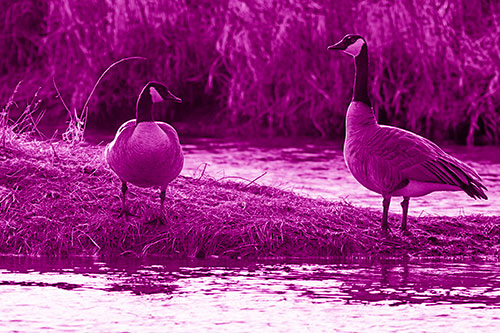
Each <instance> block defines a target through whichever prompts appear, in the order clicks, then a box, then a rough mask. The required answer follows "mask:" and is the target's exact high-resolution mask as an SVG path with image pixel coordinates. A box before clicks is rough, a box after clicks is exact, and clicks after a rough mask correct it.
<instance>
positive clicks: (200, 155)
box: [182, 138, 500, 216]
mask: <svg viewBox="0 0 500 333" xmlns="http://www.w3.org/2000/svg"><path fill="white" fill-rule="evenodd" d="M182 141H183V148H184V151H185V155H186V157H185V166H184V170H183V171H182V174H183V175H186V176H191V177H193V176H194V177H199V176H200V175H201V174H203V173H204V174H205V175H210V176H212V177H214V178H216V179H229V180H234V181H242V182H251V181H252V180H254V179H256V178H258V179H257V180H256V181H255V182H256V183H258V184H264V185H270V186H275V187H279V188H282V189H286V190H292V191H294V192H296V193H299V194H301V195H307V196H310V197H316V198H318V197H322V198H325V199H328V200H332V201H339V200H340V201H342V200H346V201H348V202H351V203H352V204H353V205H357V206H362V207H371V208H373V209H376V210H381V209H382V197H381V196H380V195H379V194H377V193H374V192H371V191H369V190H367V189H365V188H364V187H363V186H361V185H360V184H359V183H358V182H357V181H356V180H355V179H354V178H353V177H352V175H351V174H350V172H349V170H348V169H347V167H346V165H345V163H344V158H343V155H342V143H340V142H331V141H318V140H315V141H313V140H309V141H297V140H295V141H294V140H290V139H268V140H260V141H232V140H227V139H189V138H187V139H186V138H184V139H183V140H182ZM444 149H445V150H446V151H447V152H449V153H451V154H452V155H454V156H455V157H457V158H458V159H460V160H462V161H464V162H466V163H468V164H469V165H471V166H472V167H473V168H475V169H476V171H477V172H478V173H479V174H480V175H481V177H482V178H483V180H484V184H485V185H486V187H487V188H488V191H487V195H488V197H489V199H488V200H487V201H483V200H474V199H472V198H470V197H469V196H468V195H467V194H465V193H464V192H462V191H459V192H434V193H431V194H429V195H427V196H424V197H420V198H412V199H411V201H410V215H412V216H421V215H448V216H457V215H471V214H482V215H500V148H499V147H473V148H466V147H458V146H448V147H444ZM259 177H260V178H259ZM399 201H400V199H399V198H395V199H393V202H392V206H391V212H394V213H397V214H401V207H400V206H399Z"/></svg>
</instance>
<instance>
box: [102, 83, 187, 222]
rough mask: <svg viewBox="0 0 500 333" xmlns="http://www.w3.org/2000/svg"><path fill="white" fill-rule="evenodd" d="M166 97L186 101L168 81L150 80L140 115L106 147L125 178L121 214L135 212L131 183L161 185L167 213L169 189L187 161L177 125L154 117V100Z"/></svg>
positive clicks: (138, 108)
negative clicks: (128, 195)
mask: <svg viewBox="0 0 500 333" xmlns="http://www.w3.org/2000/svg"><path fill="white" fill-rule="evenodd" d="M164 100H167V101H174V102H177V103H181V102H182V100H181V99H180V98H178V97H176V96H175V95H174V94H172V93H171V92H170V90H168V88H167V87H166V86H165V85H164V84H162V83H160V82H155V81H150V82H148V83H147V84H146V85H145V86H144V88H143V89H142V91H141V93H140V95H139V98H138V99H137V105H136V119H131V120H129V121H127V122H125V123H123V124H122V125H121V126H120V128H119V129H118V131H117V132H116V135H115V137H114V139H113V141H112V142H111V143H110V144H109V145H107V146H106V149H105V150H104V158H105V160H106V162H107V163H108V165H109V166H110V168H111V169H112V170H113V171H114V172H115V173H116V175H117V176H118V177H119V178H120V180H121V182H122V210H121V212H120V215H119V216H118V217H121V216H122V215H125V217H126V218H127V216H128V215H133V214H131V213H130V212H129V211H128V209H127V206H126V202H125V196H126V193H127V183H132V184H134V185H136V186H139V187H159V188H160V200H161V205H160V217H164V215H163V206H164V201H165V190H166V189H167V186H168V184H169V183H170V182H171V181H172V180H173V179H175V178H176V177H177V176H178V175H179V173H180V172H181V170H182V167H183V165H184V155H183V153H182V148H181V145H180V142H179V136H178V135H177V132H176V131H175V129H174V128H173V127H172V126H170V125H169V124H167V123H165V122H161V121H154V119H153V103H157V102H161V101H164ZM159 220H160V221H161V218H160V219H159Z"/></svg>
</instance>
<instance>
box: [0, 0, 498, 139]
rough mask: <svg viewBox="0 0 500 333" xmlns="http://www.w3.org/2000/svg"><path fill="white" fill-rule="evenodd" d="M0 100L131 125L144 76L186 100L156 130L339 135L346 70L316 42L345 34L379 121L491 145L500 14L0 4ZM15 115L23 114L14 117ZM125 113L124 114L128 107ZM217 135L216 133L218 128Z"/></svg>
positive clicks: (478, 7) (493, 6) (446, 6)
mask: <svg viewBox="0 0 500 333" xmlns="http://www.w3.org/2000/svg"><path fill="white" fill-rule="evenodd" d="M0 22H1V27H2V31H1V33H2V36H3V38H2V39H0V50H1V51H0V101H2V102H3V103H5V101H7V99H8V97H9V96H10V95H11V92H12V90H13V87H15V86H16V84H17V83H18V82H19V81H20V80H23V84H22V85H21V87H20V89H19V91H18V94H17V99H16V102H18V103H20V104H23V103H24V104H25V103H26V101H30V100H31V97H32V96H33V94H34V93H35V92H36V91H38V97H39V99H40V100H41V109H48V110H49V112H47V114H46V115H45V119H46V120H47V121H58V122H61V121H64V119H66V120H68V118H69V117H68V115H67V112H66V111H65V110H64V108H63V107H62V105H61V103H60V101H59V100H58V99H57V98H56V96H57V94H56V93H55V90H54V85H53V82H52V79H54V80H55V81H56V82H57V84H58V86H59V88H60V91H61V95H62V96H63V97H64V99H65V100H66V101H67V102H68V106H69V108H70V109H75V108H76V109H80V108H81V107H82V105H83V104H84V102H85V100H86V98H87V96H88V95H89V92H90V90H91V89H92V86H93V84H94V82H95V80H96V78H97V77H98V76H99V74H100V73H102V71H103V70H104V69H105V68H107V67H108V66H109V64H111V63H113V62H114V61H116V60H118V59H121V58H124V57H128V56H142V57H145V58H147V59H148V60H147V61H134V62H128V63H126V64H122V65H121V67H120V69H119V70H116V71H113V72H112V73H110V75H109V76H108V77H107V78H106V79H105V80H103V81H102V82H101V86H100V87H99V88H98V89H97V90H96V93H95V96H94V97H93V98H92V100H91V101H90V104H89V121H90V123H92V124H93V125H92V126H104V127H108V128H111V129H113V130H114V129H116V127H117V126H118V125H119V124H121V123H122V122H123V120H126V119H130V118H132V117H133V112H134V105H135V98H136V96H137V94H138V92H139V91H140V88H141V87H143V85H144V84H145V83H146V82H147V81H149V80H151V79H155V80H159V81H163V82H165V83H167V84H168V85H169V86H170V88H171V90H172V91H174V92H175V93H176V94H178V95H179V96H181V97H182V99H183V100H184V101H185V102H184V103H183V104H182V105H178V106H175V108H174V109H173V110H172V112H170V113H167V112H166V111H165V112H163V114H162V115H161V116H162V117H163V118H164V119H167V120H176V121H183V122H184V123H185V124H186V125H187V128H186V129H185V132H186V133H188V132H191V134H198V135H200V134H217V133H221V132H225V133H227V132H232V133H233V134H240V135H254V136H257V135H263V134H266V135H283V136H322V137H327V138H339V137H342V135H343V130H344V129H343V128H344V127H343V126H344V125H343V119H344V112H345V108H346V105H347V103H348V102H349V99H350V96H351V88H350V87H351V82H352V64H351V60H350V59H348V58H347V57H338V56H332V54H331V53H329V52H327V51H326V47H327V45H329V44H331V43H332V42H334V41H337V40H339V38H340V37H341V36H342V35H344V34H345V33H348V32H356V33H359V34H362V35H363V36H365V37H366V39H367V41H368V43H369V45H370V59H371V65H370V66H371V68H370V74H371V77H370V80H371V82H372V83H371V84H370V87H371V91H370V94H371V96H372V99H373V102H374V107H375V111H376V112H377V114H378V118H379V120H380V121H381V122H382V123H386V124H392V125H396V126H400V127H404V128H406V129H409V130H412V131H414V132H416V133H419V134H423V135H425V136H426V137H428V138H430V139H433V140H437V141H442V140H451V141H454V142H456V143H460V144H468V145H473V144H498V142H499V128H498V125H497V124H498V120H499V119H498V115H499V107H500V98H499V96H500V94H499V93H498V89H499V88H498V87H500V61H499V59H498V54H499V53H500V52H499V45H500V41H499V40H498V36H500V24H499V22H500V5H499V4H498V3H497V2H494V1H493V2H492V1H486V0H472V1H464V0H447V1H441V2H437V3H436V2H434V1H403V0H397V1H392V2H384V1H382V2H381V1H374V0H359V1H355V2H354V3H352V2H349V1H321V2H320V1H309V0H293V1H288V0H280V1H266V0H259V1H244V0H229V1H225V0H224V1H222V0H218V1H195V2H192V1H184V0H175V1H166V0H162V1H153V2H146V1H140V0H134V1H126V2H124V1H122V0H106V1H100V2H94V1H90V2H81V1H73V0H62V1H57V2H56V1H47V2H43V1H37V0H20V1H7V2H2V4H0ZM21 109H22V108H21ZM127 110H128V111H127ZM221 129H223V131H221Z"/></svg>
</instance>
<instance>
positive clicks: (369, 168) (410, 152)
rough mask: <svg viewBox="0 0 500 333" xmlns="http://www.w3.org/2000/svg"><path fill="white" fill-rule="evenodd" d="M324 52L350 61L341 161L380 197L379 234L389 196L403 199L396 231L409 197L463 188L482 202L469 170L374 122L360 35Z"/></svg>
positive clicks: (408, 135)
mask: <svg viewBox="0 0 500 333" xmlns="http://www.w3.org/2000/svg"><path fill="white" fill-rule="evenodd" d="M328 49H329V50H341V51H343V52H345V53H347V54H349V55H350V56H352V57H354V61H355V76H354V93H353V98H352V101H351V103H350V104H349V107H348V108H347V114H346V120H345V127H346V134H345V141H344V159H345V162H346V164H347V167H348V168H349V171H350V172H351V173H352V175H353V176H354V178H355V179H356V180H357V181H358V182H359V183H361V185H363V186H364V187H366V188H367V189H369V190H371V191H374V192H377V193H380V194H382V197H383V213H382V229H383V230H384V231H387V229H388V223H387V215H388V211H389V204H390V202H391V197H393V196H402V197H403V201H402V202H401V206H402V208H403V216H402V222H401V230H402V231H406V220H407V216H408V204H409V200H410V198H411V197H419V196H423V195H426V194H428V193H431V192H434V191H458V190H463V191H464V192H465V193H467V194H468V195H469V196H471V197H472V198H474V199H476V198H481V199H487V196H486V194H485V193H484V191H483V190H486V187H485V186H484V185H483V184H482V183H481V178H480V177H479V175H478V174H477V172H476V171H475V170H474V169H472V168H471V167H470V166H468V165H467V164H465V163H463V162H462V161H459V160H458V159H456V158H454V157H453V156H451V155H449V154H447V153H445V152H444V151H443V150H442V149H441V148H439V147H438V146H437V145H436V144H435V143H433V142H431V141H430V140H428V139H426V138H424V137H421V136H419V135H417V134H414V133H412V132H409V131H406V130H403V129H400V128H397V127H392V126H383V125H379V124H378V123H377V121H376V119H375V115H374V113H373V110H372V108H371V103H370V99H369V98H368V49H367V46H366V41H365V40H364V39H363V37H361V36H358V35H346V36H345V37H344V38H343V39H342V40H341V41H339V42H338V43H336V44H334V45H331V46H329V47H328Z"/></svg>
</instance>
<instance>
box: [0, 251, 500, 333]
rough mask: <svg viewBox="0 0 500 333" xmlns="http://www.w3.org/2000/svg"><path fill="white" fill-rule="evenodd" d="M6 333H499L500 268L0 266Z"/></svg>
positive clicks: (92, 262)
mask: <svg viewBox="0 0 500 333" xmlns="http://www.w3.org/2000/svg"><path fill="white" fill-rule="evenodd" d="M0 313H2V316H0V331H22V332H38V331H40V330H55V331H93V332H104V331H106V332H139V331H141V332H201V331H217V332H256V331H262V332H304V331H310V332H332V331H337V332H353V331H397V332H415V331H427V332H443V331H452V332H465V331H470V332H472V331H475V332H496V331H498V329H500V321H499V320H500V266H499V264H498V263H497V262H494V261H480V260H479V261H446V260H417V259H377V260H375V259H366V258H365V259H347V258H337V259H335V258H332V259H328V260H326V259H325V260H315V261H299V260H290V259H289V260H288V261H287V262H283V261H271V260H267V261H266V260H261V261H238V260H222V259H206V260H171V259H166V258H160V257H155V258H143V259H135V258H134V259H132V258H116V259H112V260H107V261H106V260H98V259H93V258H69V259H43V258H26V257H0Z"/></svg>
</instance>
